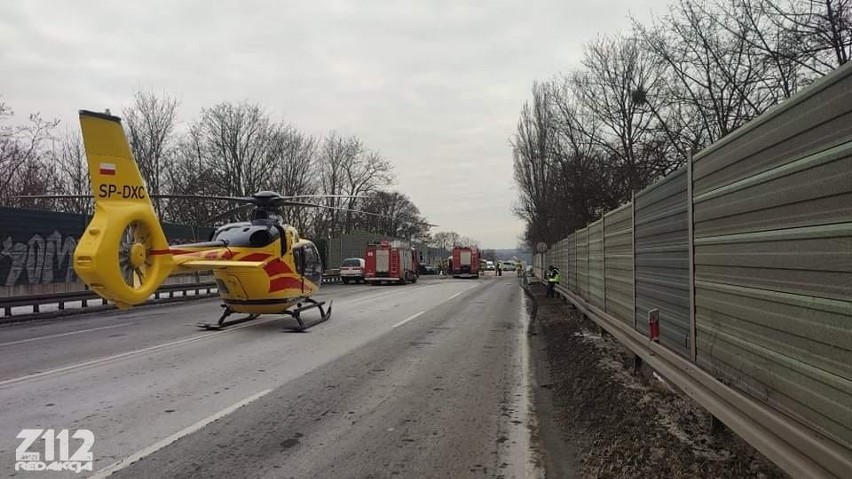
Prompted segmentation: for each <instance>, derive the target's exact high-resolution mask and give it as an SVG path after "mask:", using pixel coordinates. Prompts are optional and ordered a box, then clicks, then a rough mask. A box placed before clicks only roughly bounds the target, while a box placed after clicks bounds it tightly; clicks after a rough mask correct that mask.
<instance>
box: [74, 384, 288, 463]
mask: <svg viewBox="0 0 852 479" xmlns="http://www.w3.org/2000/svg"><path fill="white" fill-rule="evenodd" d="M271 391H272V390H271V389H267V390H265V391H261V392H259V393H257V394H254V395H251V396H249V397H247V398H245V399H243V400H242V401H240V402H238V403H236V404H234V405H233V406H228V407H227V408H225V409H222V410H221V411H219V412H217V413H216V414H214V415H212V416H209V417H206V418H204V419H202V420H201V421H198V422H197V423H195V424H193V425H191V426H189V427H187V428H185V429H181V430H180V431H178V432H176V433H174V434H172V435H171V436H169V437H167V438H165V439H162V440H160V441H157V442H155V443H154V444H152V445H150V446H148V447H146V448H145V449H142V450H141V451H139V452H137V453H135V454H132V455H130V456H128V457H125V458H124V459H122V460H120V461H118V462H116V463H114V464H112V465H110V466H108V467H105V468H103V469H101V470H100V471H98V472H96V473H95V474H94V475H92V476H91V477H92V478H93V479H94V478H97V479H100V478H103V477H107V476H109V475H110V474H112V473H114V472H116V471H120V470H121V469H124V468H125V467H127V466H129V465H131V464H133V463H134V462H136V461H138V460H140V459H142V458H144V457H146V456H150V455H151V454H153V453H155V452H157V451H159V450H160V449H162V448H164V447H166V446H168V445H169V444H171V443H173V442H175V441H177V440H178V439H180V438H182V437H184V436H188V435H189V434H192V433H194V432H195V431H198V430H199V429H201V428H203V427H204V426H206V425H208V424H210V423H211V422H213V421H215V420H217V419H221V418H223V417H225V416H227V415H228V414H231V413H232V412H234V411H236V410H237V409H239V408H241V407H243V406H245V405H246V404H248V403H250V402H252V401H256V400H258V399H260V398H262V397H263V396H266V395H267V394H269V393H270V392H271Z"/></svg>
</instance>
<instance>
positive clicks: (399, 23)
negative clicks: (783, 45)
mask: <svg viewBox="0 0 852 479" xmlns="http://www.w3.org/2000/svg"><path fill="white" fill-rule="evenodd" d="M666 4H667V1H666V0H637V1H630V0H583V1H580V0H575V1H566V0H553V1H549V0H547V1H545V0H526V1H524V0H517V1H504V0H500V1H485V0H482V1H477V2H472V1H461V0H452V1H436V0H429V1H420V2H404V1H391V0H385V1H364V0H357V1H356V0H352V1H330V0H310V1H301V2H295V1H286V2H285V1H272V0H269V1H247V0H240V1H228V2H222V1H217V0H205V1H196V0H193V1H186V0H181V1H163V0H157V1H150V0H149V1H137V2H133V1H129V0H124V1H106V0H105V1H100V2H94V1H81V0H75V1H64V0H63V1H24V0H2V1H0V99H2V101H3V102H5V103H6V104H7V105H8V106H10V107H11V108H12V109H13V110H15V112H16V116H18V117H25V116H26V114H28V113H32V112H41V113H42V115H43V116H44V117H46V118H60V119H61V120H62V122H63V124H65V125H66V126H69V127H71V128H78V126H77V119H76V112H77V110H79V109H92V110H99V111H100V110H103V109H105V108H109V109H111V110H112V112H113V113H116V112H119V111H121V108H122V107H123V106H126V105H127V104H128V102H129V99H130V97H131V95H132V92H133V91H134V90H135V89H137V88H140V87H141V88H143V89H147V90H153V91H155V92H165V93H167V94H169V95H171V96H174V97H176V98H178V99H179V100H180V118H179V119H180V121H181V122H187V121H191V120H193V119H194V118H196V117H197V116H198V112H199V111H200V109H201V108H203V107H209V106H212V105H215V104H216V103H219V102H222V101H235V102H239V101H242V100H248V101H250V102H255V103H259V104H261V105H264V106H265V107H266V108H267V110H268V111H269V112H270V113H271V114H273V116H274V117H275V118H278V119H283V120H285V121H287V122H290V123H292V124H293V125H295V126H296V127H298V128H300V129H302V130H303V131H306V132H307V133H311V134H316V135H321V134H324V133H326V132H328V131H330V130H337V131H338V132H340V133H342V134H345V135H357V136H358V137H360V138H361V139H362V140H363V141H364V142H365V143H366V144H367V146H369V147H370V148H373V149H376V150H379V151H380V152H381V153H382V154H383V155H384V156H386V157H387V158H388V159H389V160H390V161H391V162H392V163H393V165H394V170H395V172H396V176H397V179H398V180H397V184H396V185H394V189H397V190H399V191H401V192H403V193H405V194H407V195H409V197H410V198H411V199H412V201H413V202H414V203H415V204H416V205H417V206H418V207H419V208H420V211H421V213H422V214H423V215H424V216H426V217H427V218H428V219H429V221H431V222H432V223H436V224H438V225H439V226H438V227H437V228H435V229H433V230H432V231H433V232H436V231H439V230H453V231H456V232H458V233H459V234H461V235H463V236H470V237H472V238H475V239H478V240H479V241H480V242H481V243H482V246H483V247H489V248H513V247H515V246H516V245H517V244H518V238H519V236H520V234H521V232H522V231H523V223H522V222H521V221H520V220H519V219H517V218H516V217H515V216H514V215H513V214H512V211H511V208H512V204H513V202H514V201H515V199H516V197H517V191H516V189H515V186H514V180H513V178H512V155H511V149H510V146H509V140H510V138H511V135H512V133H513V130H514V128H515V125H516V122H517V120H518V113H519V111H520V109H521V106H522V104H523V102H524V101H525V100H526V99H527V98H528V97H529V91H530V87H531V85H532V83H533V81H534V80H536V79H539V80H541V79H549V78H551V77H552V76H553V75H555V74H557V73H559V72H566V71H568V70H570V69H572V68H575V67H576V66H577V65H578V64H579V62H580V60H581V56H582V47H583V44H584V43H587V42H589V41H591V40H592V39H594V38H595V36H597V35H600V34H615V33H617V32H626V31H628V29H629V23H630V21H629V18H628V15H629V14H631V13H632V14H633V15H634V16H636V17H637V18H640V19H643V20H647V19H649V18H650V17H651V12H652V11H653V13H654V14H659V13H663V9H664V8H665V5H666Z"/></svg>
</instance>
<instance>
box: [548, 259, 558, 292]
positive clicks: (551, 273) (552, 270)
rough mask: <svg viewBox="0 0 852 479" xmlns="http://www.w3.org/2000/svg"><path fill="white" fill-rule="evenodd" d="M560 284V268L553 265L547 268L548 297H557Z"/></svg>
mask: <svg viewBox="0 0 852 479" xmlns="http://www.w3.org/2000/svg"><path fill="white" fill-rule="evenodd" d="M557 284H559V268H557V267H556V266H553V265H551V266H550V267H549V268H547V297H548V298H555V297H556V285H557Z"/></svg>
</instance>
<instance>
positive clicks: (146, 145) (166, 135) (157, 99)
mask: <svg viewBox="0 0 852 479" xmlns="http://www.w3.org/2000/svg"><path fill="white" fill-rule="evenodd" d="M177 106H178V101H177V100H176V99H175V98H172V97H169V96H168V95H165V94H163V95H162V96H157V95H155V94H154V93H153V92H145V91H141V90H137V91H136V92H134V93H133V102H132V103H131V105H130V106H128V107H127V108H125V109H124V112H123V114H124V122H125V127H126V129H127V134H128V138H129V142H130V148H131V150H132V151H133V157H134V158H135V159H136V163H137V164H138V165H139V171H140V173H142V177H143V178H144V179H145V182H146V183H147V185H148V192H149V193H151V194H153V195H159V194H161V193H163V191H162V190H163V188H162V183H163V179H164V168H163V163H164V159H165V158H166V156H167V155H168V154H169V153H170V149H171V148H172V143H173V132H174V128H175V119H176V115H177ZM154 206H155V207H156V209H157V212H158V213H161V212H162V207H161V202H160V201H159V200H158V199H155V200H154Z"/></svg>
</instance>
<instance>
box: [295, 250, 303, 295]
mask: <svg viewBox="0 0 852 479" xmlns="http://www.w3.org/2000/svg"><path fill="white" fill-rule="evenodd" d="M293 262H294V263H296V272H297V273H299V277H300V278H301V280H302V291H303V292H304V291H305V254H304V252H303V251H302V247H301V246H300V247H298V248H293Z"/></svg>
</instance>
